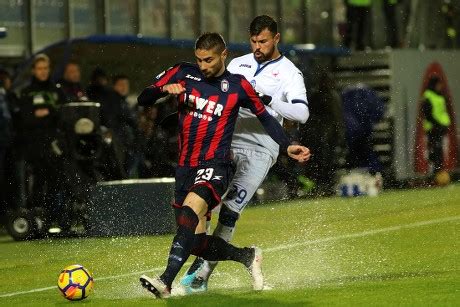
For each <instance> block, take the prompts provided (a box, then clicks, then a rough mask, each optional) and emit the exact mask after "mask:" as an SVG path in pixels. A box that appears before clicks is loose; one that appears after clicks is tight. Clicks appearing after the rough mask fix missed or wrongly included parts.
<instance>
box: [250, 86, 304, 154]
mask: <svg viewBox="0 0 460 307" xmlns="http://www.w3.org/2000/svg"><path fill="white" fill-rule="evenodd" d="M241 85H242V87H243V90H244V92H245V95H246V97H247V99H245V100H243V101H244V104H245V105H244V107H247V108H248V109H250V110H251V112H252V113H254V114H255V115H256V116H257V118H258V119H259V121H260V122H261V123H262V126H263V127H264V129H265V131H267V133H268V135H270V137H271V138H272V139H273V140H274V141H275V142H276V143H278V145H279V146H280V152H281V153H282V154H287V155H288V156H289V157H291V158H293V159H295V160H297V161H299V162H305V161H307V160H308V159H309V158H310V150H309V149H308V148H306V147H304V146H301V145H291V144H290V143H291V142H290V140H289V138H288V137H287V135H286V133H285V131H284V129H283V127H282V126H281V125H280V123H279V122H278V121H277V120H276V119H275V118H274V117H273V116H271V115H270V113H268V111H267V110H266V109H265V105H264V104H263V103H262V101H261V100H260V98H259V96H258V95H257V93H256V92H255V91H254V89H253V88H252V86H251V84H249V82H248V81H247V80H246V79H244V78H243V79H242V81H241Z"/></svg>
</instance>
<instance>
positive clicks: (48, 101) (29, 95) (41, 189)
mask: <svg viewBox="0 0 460 307" xmlns="http://www.w3.org/2000/svg"><path fill="white" fill-rule="evenodd" d="M65 102H66V98H65V96H64V94H63V93H62V91H61V90H60V89H59V88H57V87H56V85H55V84H54V83H53V82H51V80H50V60H49V58H48V56H46V55H44V54H39V55H37V56H36V57H35V58H34V60H33V65H32V80H31V83H30V85H29V86H27V87H26V88H24V89H23V90H22V92H21V115H22V117H23V125H24V137H25V157H26V161H27V163H28V164H29V165H30V166H31V168H32V174H33V189H32V205H33V207H44V209H45V211H46V212H47V215H48V216H51V217H59V216H60V213H59V208H58V207H59V206H57V201H56V198H57V197H58V194H59V191H60V186H59V184H60V180H59V178H60V174H61V169H60V166H59V163H60V160H59V158H58V152H56V149H55V148H54V146H53V142H55V140H56V138H57V132H58V112H57V111H58V108H59V106H60V105H62V104H64V103H65Z"/></svg>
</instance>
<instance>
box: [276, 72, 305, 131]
mask: <svg viewBox="0 0 460 307" xmlns="http://www.w3.org/2000/svg"><path fill="white" fill-rule="evenodd" d="M281 98H283V99H281ZM270 107H271V108H272V109H273V110H275V111H276V113H278V114H280V115H281V116H283V117H284V118H286V119H288V120H293V121H296V122H300V123H302V124H304V123H305V122H306V121H307V120H308V118H309V116H310V111H309V109H308V100H307V91H306V89H305V83H304V80H303V75H302V73H301V72H300V71H299V70H297V71H295V72H294V73H293V74H292V77H291V78H289V80H288V81H286V82H285V84H284V86H283V95H282V96H281V97H280V98H274V99H273V101H272V102H271V103H270Z"/></svg>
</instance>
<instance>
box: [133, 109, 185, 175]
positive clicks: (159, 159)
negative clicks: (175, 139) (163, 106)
mask: <svg viewBox="0 0 460 307" xmlns="http://www.w3.org/2000/svg"><path fill="white" fill-rule="evenodd" d="M158 112H159V110H158V107H157V106H156V105H153V106H150V107H145V108H144V109H143V110H142V111H141V112H139V120H138V123H139V131H140V134H141V140H142V141H141V143H140V152H141V153H142V157H141V158H142V159H141V161H140V164H139V177H140V178H151V177H173V176H174V167H173V165H172V161H171V160H173V159H175V158H176V155H174V154H171V153H170V152H169V150H168V149H169V142H168V135H167V133H166V131H164V130H163V129H162V128H161V127H160V125H159V120H158ZM174 146H176V144H174Z"/></svg>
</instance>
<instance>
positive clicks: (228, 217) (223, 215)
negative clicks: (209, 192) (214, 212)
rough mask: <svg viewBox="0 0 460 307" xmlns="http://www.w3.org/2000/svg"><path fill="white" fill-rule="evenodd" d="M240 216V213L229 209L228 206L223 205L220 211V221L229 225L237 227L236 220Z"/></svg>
mask: <svg viewBox="0 0 460 307" xmlns="http://www.w3.org/2000/svg"><path fill="white" fill-rule="evenodd" d="M239 217H240V215H239V214H238V213H236V212H235V211H232V210H230V209H228V208H227V206H225V205H222V208H221V209H220V213H219V223H221V224H222V225H224V226H227V227H235V224H236V221H237V220H238V219H239Z"/></svg>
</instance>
